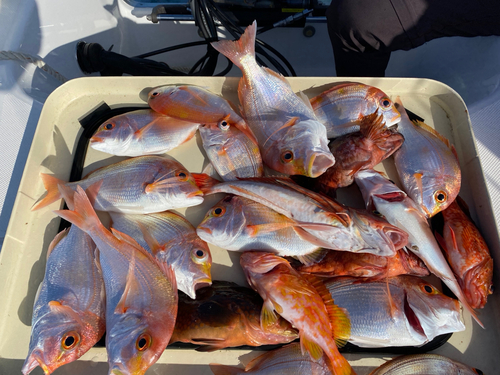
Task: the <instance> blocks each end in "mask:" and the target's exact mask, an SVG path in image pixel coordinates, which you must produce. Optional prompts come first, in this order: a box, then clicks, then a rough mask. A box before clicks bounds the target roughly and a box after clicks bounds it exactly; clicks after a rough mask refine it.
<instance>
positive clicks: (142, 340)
mask: <svg viewBox="0 0 500 375" xmlns="http://www.w3.org/2000/svg"><path fill="white" fill-rule="evenodd" d="M151 341H152V340H151V335H150V334H148V333H143V334H142V335H140V336H139V337H138V338H137V340H136V341H135V347H136V348H137V350H139V351H140V352H143V351H144V350H146V349H147V348H149V347H150V346H151Z"/></svg>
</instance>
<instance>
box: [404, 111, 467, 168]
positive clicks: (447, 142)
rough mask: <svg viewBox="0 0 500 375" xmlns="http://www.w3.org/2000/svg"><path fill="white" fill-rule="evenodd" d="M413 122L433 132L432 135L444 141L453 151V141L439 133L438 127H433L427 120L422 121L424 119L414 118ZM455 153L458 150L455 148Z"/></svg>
mask: <svg viewBox="0 0 500 375" xmlns="http://www.w3.org/2000/svg"><path fill="white" fill-rule="evenodd" d="M412 123H413V124H414V125H416V126H418V127H419V128H422V129H424V130H425V131H427V132H429V133H431V134H432V135H434V136H435V137H436V138H438V139H439V140H440V141H441V142H443V143H444V144H445V145H446V146H447V147H448V148H449V149H450V150H452V151H453V149H452V147H453V146H452V145H451V143H450V141H449V140H448V138H445V137H444V136H442V135H441V134H440V133H438V131H437V130H436V129H433V128H431V127H430V126H429V125H427V124H426V123H425V122H422V121H418V120H414V121H412ZM455 155H456V150H455ZM457 160H458V159H457Z"/></svg>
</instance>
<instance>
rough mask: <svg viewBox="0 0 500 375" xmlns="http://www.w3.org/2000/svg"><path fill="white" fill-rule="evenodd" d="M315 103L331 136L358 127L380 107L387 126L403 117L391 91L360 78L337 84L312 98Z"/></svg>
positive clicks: (320, 119)
mask: <svg viewBox="0 0 500 375" xmlns="http://www.w3.org/2000/svg"><path fill="white" fill-rule="evenodd" d="M311 105H312V108H313V110H314V114H315V115H316V117H317V118H318V120H319V121H320V122H321V123H322V124H323V125H325V127H326V131H327V134H328V138H337V137H340V136H342V135H345V134H349V133H353V132H356V131H358V130H359V127H360V120H361V119H362V118H363V117H365V116H368V115H371V114H372V113H375V112H377V111H378V112H379V114H380V115H382V116H383V119H384V120H383V122H384V123H385V126H387V127H390V126H392V125H394V124H396V123H397V122H398V121H399V120H400V118H401V115H400V114H399V112H398V110H397V109H396V108H395V106H394V103H393V102H392V100H391V99H390V98H389V96H387V94H385V93H384V92H383V91H382V90H380V89H378V88H376V87H373V86H369V85H365V84H362V83H358V82H348V83H342V84H340V85H335V86H333V87H332V88H330V89H328V90H326V91H324V92H322V93H321V94H319V95H318V96H315V97H314V98H312V99H311Z"/></svg>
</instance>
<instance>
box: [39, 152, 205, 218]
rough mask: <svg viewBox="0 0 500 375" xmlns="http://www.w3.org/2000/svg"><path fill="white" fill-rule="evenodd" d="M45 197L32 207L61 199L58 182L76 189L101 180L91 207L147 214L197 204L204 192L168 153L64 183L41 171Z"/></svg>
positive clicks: (107, 167)
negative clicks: (45, 191) (45, 192)
mask: <svg viewBox="0 0 500 375" xmlns="http://www.w3.org/2000/svg"><path fill="white" fill-rule="evenodd" d="M41 177H42V180H43V184H44V186H45V189H47V196H46V197H44V198H43V199H42V200H40V201H39V202H38V203H37V204H36V205H35V206H33V208H32V210H38V209H40V208H42V207H45V206H47V205H49V204H51V203H53V202H55V201H57V200H58V199H61V193H60V192H59V189H58V185H64V186H68V187H70V188H71V189H73V190H76V187H77V186H81V187H82V188H83V189H87V188H88V187H90V186H92V185H94V184H96V183H98V182H102V184H101V185H100V187H99V190H98V193H97V196H96V197H95V202H94V208H95V209H96V210H100V211H115V212H122V213H131V214H133V213H136V214H137V213H140V214H147V213H152V212H162V211H165V210H168V209H171V208H179V207H190V206H196V205H198V204H200V203H201V202H203V198H202V197H201V195H202V194H203V193H202V192H201V191H200V189H198V187H197V186H196V183H195V182H194V180H193V177H192V176H191V174H190V173H189V172H188V171H187V170H186V168H184V166H183V165H182V164H181V163H179V162H178V161H177V160H175V159H173V158H171V157H167V156H153V155H151V156H138V157H136V158H131V159H126V160H123V161H120V162H118V163H115V164H112V165H109V166H106V167H103V168H100V169H97V170H96V171H94V172H91V173H90V174H89V175H88V176H87V177H85V178H84V179H82V180H80V181H76V182H64V181H62V180H60V179H58V178H56V177H54V176H50V175H47V174H44V173H42V174H41Z"/></svg>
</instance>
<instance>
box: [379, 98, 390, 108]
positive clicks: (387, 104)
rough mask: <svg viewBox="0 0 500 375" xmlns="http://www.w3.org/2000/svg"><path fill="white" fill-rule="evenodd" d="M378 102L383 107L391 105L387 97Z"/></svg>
mask: <svg viewBox="0 0 500 375" xmlns="http://www.w3.org/2000/svg"><path fill="white" fill-rule="evenodd" d="M380 104H381V105H382V107H384V108H389V107H390V106H391V104H392V103H391V101H390V100H389V98H383V99H381V100H380Z"/></svg>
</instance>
